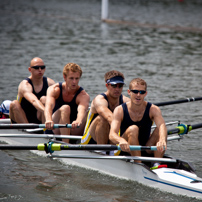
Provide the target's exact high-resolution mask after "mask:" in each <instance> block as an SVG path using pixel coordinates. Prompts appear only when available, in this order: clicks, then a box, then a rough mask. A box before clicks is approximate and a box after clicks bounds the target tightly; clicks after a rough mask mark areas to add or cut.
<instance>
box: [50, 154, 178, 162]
mask: <svg viewBox="0 0 202 202" xmlns="http://www.w3.org/2000/svg"><path fill="white" fill-rule="evenodd" d="M48 157H50V158H74V159H76V158H78V159H106V160H138V161H144V162H165V163H176V162H177V160H176V159H170V158H154V157H143V156H104V155H103V156H101V155H100V156H95V155H92V156H86V155H71V154H70V155H68V154H67V155H66V154H61V155H49V156H48Z"/></svg>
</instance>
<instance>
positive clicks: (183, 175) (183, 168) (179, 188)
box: [0, 130, 202, 199]
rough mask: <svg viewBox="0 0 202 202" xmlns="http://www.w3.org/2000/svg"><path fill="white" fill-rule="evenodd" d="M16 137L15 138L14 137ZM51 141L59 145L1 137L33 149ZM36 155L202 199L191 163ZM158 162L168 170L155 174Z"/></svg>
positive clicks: (78, 153)
mask: <svg viewBox="0 0 202 202" xmlns="http://www.w3.org/2000/svg"><path fill="white" fill-rule="evenodd" d="M12 133H14V134H15V135H11V134H12ZM22 133H24V134H23V135H24V136H23V135H22ZM8 135H9V136H8ZM18 135H21V137H19V136H18ZM47 138H48V140H47ZM49 139H51V141H55V139H54V140H53V139H52V136H48V135H47V136H40V135H38V136H36V135H33V134H28V133H27V132H22V131H17V130H1V134H0V141H4V142H6V143H8V144H10V145H30V142H31V143H32V144H34V145H38V144H39V143H42V142H43V143H47V141H49ZM33 152H35V153H37V154H38V155H43V156H48V157H50V158H52V159H56V160H59V161H62V162H63V163H65V164H72V165H76V166H81V167H85V168H87V169H93V170H97V171H99V172H102V173H105V174H107V175H112V176H116V177H119V178H123V179H127V180H132V181H136V182H139V183H141V184H143V185H146V186H150V187H153V188H157V189H160V190H162V191H166V192H171V193H174V194H180V195H185V196H188V197H196V198H200V199H202V178H200V177H198V176H197V175H196V173H195V170H194V168H193V167H192V166H191V165H190V164H189V163H188V162H186V161H183V160H180V159H174V158H172V157H170V156H166V155H165V156H164V158H161V159H160V158H159V159H154V158H151V157H150V158H149V157H141V160H142V163H136V162H135V161H134V159H135V157H131V156H110V155H106V153H105V152H103V151H98V150H96V151H87V150H85V151H84V150H79V149H78V150H68V151H66V150H65V151H54V152H53V153H51V154H48V155H47V154H46V153H45V152H43V151H38V150H37V151H33ZM157 160H158V161H162V164H166V165H167V167H159V168H157V169H153V170H151V169H150V167H151V165H152V164H151V163H152V162H153V161H157Z"/></svg>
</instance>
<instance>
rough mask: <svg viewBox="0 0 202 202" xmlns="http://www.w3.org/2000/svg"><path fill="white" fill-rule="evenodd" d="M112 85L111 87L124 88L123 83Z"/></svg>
mask: <svg viewBox="0 0 202 202" xmlns="http://www.w3.org/2000/svg"><path fill="white" fill-rule="evenodd" d="M110 85H111V87H112V88H117V87H119V88H123V85H124V84H123V83H117V84H110Z"/></svg>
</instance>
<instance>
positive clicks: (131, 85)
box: [129, 78, 147, 91]
mask: <svg viewBox="0 0 202 202" xmlns="http://www.w3.org/2000/svg"><path fill="white" fill-rule="evenodd" d="M135 83H136V84H140V85H143V86H145V90H146V91H147V83H146V81H145V80H143V79H141V78H135V79H133V80H132V81H131V82H130V84H129V89H130V90H133V89H132V87H133V84H135Z"/></svg>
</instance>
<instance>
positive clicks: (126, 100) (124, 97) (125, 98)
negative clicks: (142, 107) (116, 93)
mask: <svg viewBox="0 0 202 202" xmlns="http://www.w3.org/2000/svg"><path fill="white" fill-rule="evenodd" d="M128 101H130V98H129V97H126V96H125V95H123V102H124V103H125V102H128Z"/></svg>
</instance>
